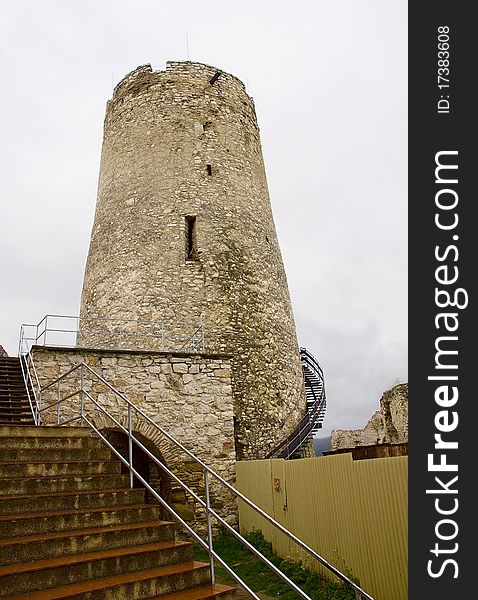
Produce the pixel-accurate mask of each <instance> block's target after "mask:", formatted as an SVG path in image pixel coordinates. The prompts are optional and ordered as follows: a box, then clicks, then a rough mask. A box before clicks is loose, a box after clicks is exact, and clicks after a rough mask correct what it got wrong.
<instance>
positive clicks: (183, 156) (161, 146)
mask: <svg viewBox="0 0 478 600" xmlns="http://www.w3.org/2000/svg"><path fill="white" fill-rule="evenodd" d="M81 317H82V318H83V319H86V318H96V317H113V318H118V319H132V320H142V321H149V322H151V321H161V320H162V319H170V320H171V321H172V322H182V323H185V324H186V325H185V331H189V330H190V328H191V327H192V326H194V325H197V324H200V323H204V325H205V341H206V351H207V352H212V353H227V354H230V355H232V356H233V394H234V399H235V403H234V411H235V412H234V416H235V419H236V451H237V455H238V458H239V457H240V458H260V457H262V456H265V454H266V453H267V451H268V450H269V449H270V448H271V447H272V446H273V445H275V443H277V442H278V441H280V440H281V439H282V437H283V436H284V435H285V434H287V433H288V432H289V431H291V430H292V429H293V428H294V426H295V425H296V423H297V422H298V421H299V420H300V418H301V417H302V415H303V414H304V411H305V393H304V386H303V378H302V370H301V365H300V357H299V348H298V344H297V336H296V331H295V323H294V317H293V314H292V307H291V302H290V298H289V291H288V286H287V281H286V275H285V271H284V267H283V263H282V258H281V253H280V249H279V243H278V240H277V235H276V231H275V226H274V220H273V215H272V209H271V205H270V200H269V195H268V189H267V180H266V174H265V169H264V163H263V158H262V149H261V142H260V136H259V128H258V124H257V119H256V114H255V109H254V103H253V100H252V98H250V97H249V96H248V95H247V93H246V91H245V88H244V85H243V84H242V82H240V81H239V80H238V79H237V78H236V77H234V76H232V75H230V74H228V73H224V72H222V71H218V69H216V68H214V67H211V66H209V65H204V64H200V63H192V62H183V63H181V62H168V63H167V66H166V70H165V71H153V70H152V69H151V66H150V65H145V66H141V67H138V68H137V69H136V70H134V71H133V72H132V73H129V74H128V75H127V76H126V77H125V78H124V79H123V80H122V81H121V82H120V83H119V84H118V85H117V86H116V88H115V90H114V93H113V97H112V99H111V100H110V101H109V102H108V104H107V109H106V117H105V122H104V139H103V148H102V156H101V167H100V178H99V187H98V198H97V205H96V215H95V221H94V225H93V229H92V234H91V243H90V249H89V255H88V260H87V265H86V270H85V277H84V284H83V293H82V301H81ZM87 324H88V321H85V320H83V321H82V322H81V324H80V332H81V335H80V338H79V341H80V343H81V345H85V346H88V347H95V346H97V345H98V340H97V338H96V337H95V336H94V335H92V334H91V332H90V331H89V327H88V325H87ZM137 343H138V344H139V345H138V346H136V347H138V348H145V349H156V350H157V349H159V348H158V346H155V345H154V343H155V342H154V339H153V338H149V340H139V338H138V340H137ZM112 347H115V344H114V343H112Z"/></svg>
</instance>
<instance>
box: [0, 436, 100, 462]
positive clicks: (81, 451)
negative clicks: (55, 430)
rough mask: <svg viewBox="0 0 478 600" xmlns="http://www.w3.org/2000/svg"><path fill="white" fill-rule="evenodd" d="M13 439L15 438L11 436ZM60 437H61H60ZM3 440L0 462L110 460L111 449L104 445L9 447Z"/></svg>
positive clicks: (0, 449)
mask: <svg viewBox="0 0 478 600" xmlns="http://www.w3.org/2000/svg"><path fill="white" fill-rule="evenodd" d="M13 439H14V440H15V439H16V438H13ZM60 439H62V438H60ZM3 442H4V440H2V441H1V444H0V462H12V461H14V460H17V461H18V462H36V461H38V459H39V458H41V459H42V460H44V461H45V462H64V461H73V460H81V461H86V460H91V461H98V460H111V454H112V453H111V451H110V450H108V448H106V447H105V446H103V447H100V448H98V447H96V446H93V447H90V448H64V447H61V448H49V447H43V448H41V449H38V448H16V447H14V448H9V447H8V446H7V447H5V445H4V443H3Z"/></svg>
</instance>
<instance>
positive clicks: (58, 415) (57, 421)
mask: <svg viewBox="0 0 478 600" xmlns="http://www.w3.org/2000/svg"><path fill="white" fill-rule="evenodd" d="M60 386H61V383H60V382H58V391H57V398H56V399H57V401H58V404H57V405H56V424H57V425H59V424H60V402H61V389H60Z"/></svg>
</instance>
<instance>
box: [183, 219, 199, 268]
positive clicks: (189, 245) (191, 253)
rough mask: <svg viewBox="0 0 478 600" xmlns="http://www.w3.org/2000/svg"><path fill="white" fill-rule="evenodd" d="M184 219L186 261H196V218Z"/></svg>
mask: <svg viewBox="0 0 478 600" xmlns="http://www.w3.org/2000/svg"><path fill="white" fill-rule="evenodd" d="M185 219H186V259H187V260H198V259H199V256H198V252H197V245H196V217H185Z"/></svg>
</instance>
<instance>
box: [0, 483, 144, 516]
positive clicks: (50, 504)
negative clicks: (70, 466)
mask: <svg viewBox="0 0 478 600" xmlns="http://www.w3.org/2000/svg"><path fill="white" fill-rule="evenodd" d="M125 504H144V490H143V489H132V490H130V489H129V488H122V489H120V488H116V489H105V488H102V489H100V490H85V491H79V490H76V491H70V492H58V493H56V494H55V495H53V496H52V495H51V493H50V494H38V495H37V494H30V495H28V496H0V514H2V515H19V514H30V513H35V512H47V511H55V512H60V511H62V510H74V509H85V508H100V507H105V506H123V505H125Z"/></svg>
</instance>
